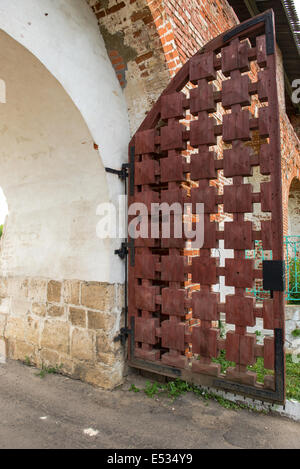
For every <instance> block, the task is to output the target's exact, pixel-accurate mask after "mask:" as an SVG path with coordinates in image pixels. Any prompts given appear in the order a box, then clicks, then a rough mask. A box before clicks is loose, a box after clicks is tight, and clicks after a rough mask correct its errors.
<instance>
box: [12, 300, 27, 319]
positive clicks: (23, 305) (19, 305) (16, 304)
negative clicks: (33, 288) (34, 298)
mask: <svg viewBox="0 0 300 469" xmlns="http://www.w3.org/2000/svg"><path fill="white" fill-rule="evenodd" d="M30 310H31V302H30V301H28V300H27V299H22V298H20V299H19V298H12V299H11V312H12V314H14V315H17V316H26V314H28V313H30Z"/></svg>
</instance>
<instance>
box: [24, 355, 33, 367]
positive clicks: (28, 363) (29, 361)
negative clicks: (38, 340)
mask: <svg viewBox="0 0 300 469" xmlns="http://www.w3.org/2000/svg"><path fill="white" fill-rule="evenodd" d="M23 363H24V365H26V366H33V364H32V363H31V360H30V358H29V357H28V356H27V355H26V356H25V359H24V361H23Z"/></svg>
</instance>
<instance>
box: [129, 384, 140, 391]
mask: <svg viewBox="0 0 300 469" xmlns="http://www.w3.org/2000/svg"><path fill="white" fill-rule="evenodd" d="M129 391H133V392H140V388H137V387H136V386H135V385H134V384H132V385H131V386H130V388H129Z"/></svg>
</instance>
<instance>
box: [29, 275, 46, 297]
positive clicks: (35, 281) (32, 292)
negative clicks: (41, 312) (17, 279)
mask: <svg viewBox="0 0 300 469" xmlns="http://www.w3.org/2000/svg"><path fill="white" fill-rule="evenodd" d="M27 296H28V299H29V300H31V301H35V302H43V301H46V297H47V280H45V279H39V278H30V279H28V294H27Z"/></svg>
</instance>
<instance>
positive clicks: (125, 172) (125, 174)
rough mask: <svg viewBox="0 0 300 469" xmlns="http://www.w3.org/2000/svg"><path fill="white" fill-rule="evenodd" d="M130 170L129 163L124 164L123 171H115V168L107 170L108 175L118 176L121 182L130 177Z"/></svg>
mask: <svg viewBox="0 0 300 469" xmlns="http://www.w3.org/2000/svg"><path fill="white" fill-rule="evenodd" d="M128 168H129V163H123V164H122V167H121V169H114V168H105V171H106V172H107V173H112V174H117V175H118V176H119V178H120V179H121V181H125V179H126V178H127V177H128Z"/></svg>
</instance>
